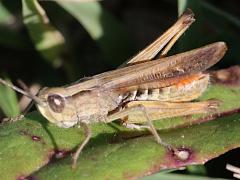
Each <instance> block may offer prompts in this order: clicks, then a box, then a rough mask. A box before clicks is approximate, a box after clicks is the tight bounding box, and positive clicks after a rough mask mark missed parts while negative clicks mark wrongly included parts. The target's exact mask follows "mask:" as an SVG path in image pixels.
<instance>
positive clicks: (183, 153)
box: [172, 147, 193, 162]
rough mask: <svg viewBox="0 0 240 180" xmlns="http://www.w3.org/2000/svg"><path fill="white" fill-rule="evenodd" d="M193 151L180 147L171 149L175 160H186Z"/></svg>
mask: <svg viewBox="0 0 240 180" xmlns="http://www.w3.org/2000/svg"><path fill="white" fill-rule="evenodd" d="M192 155H193V151H192V150H191V149H190V148H186V147H180V148H178V149H177V150H175V151H172V157H173V158H174V159H175V160H176V161H177V162H188V161H190V160H191V158H192Z"/></svg>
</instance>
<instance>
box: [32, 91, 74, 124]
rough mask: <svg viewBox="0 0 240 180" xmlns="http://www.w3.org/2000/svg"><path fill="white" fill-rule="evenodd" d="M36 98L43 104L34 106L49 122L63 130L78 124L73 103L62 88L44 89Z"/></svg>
mask: <svg viewBox="0 0 240 180" xmlns="http://www.w3.org/2000/svg"><path fill="white" fill-rule="evenodd" d="M38 98H40V99H41V100H42V101H43V102H44V103H42V104H39V103H36V106H37V108H38V110H39V111H40V112H41V114H42V115H43V116H44V117H45V118H46V119H48V120H49V121H50V122H52V123H55V124H56V125H58V126H60V127H65V128H68V127H72V126H74V125H75V124H76V123H77V122H78V118H77V112H76V108H75V104H74V101H73V99H72V98H71V96H68V95H67V92H66V91H65V89H64V88H44V89H42V90H41V91H40V92H39V95H38Z"/></svg>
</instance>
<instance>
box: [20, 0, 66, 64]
mask: <svg viewBox="0 0 240 180" xmlns="http://www.w3.org/2000/svg"><path fill="white" fill-rule="evenodd" d="M22 14H23V21H24V24H25V25H26V27H27V29H28V31H29V35H30V37H31V39H32V41H33V43H34V46H35V48H36V49H37V50H38V51H39V53H40V54H41V55H42V56H43V57H44V58H45V59H46V60H48V62H49V63H51V64H52V65H53V66H54V67H58V66H60V65H61V58H60V53H61V51H62V49H63V44H64V37H63V36H62V35H61V34H60V32H59V31H57V30H56V29H55V28H54V27H53V26H52V25H51V24H50V22H49V19H48V17H47V15H46V13H45V11H44V9H43V8H42V7H41V6H40V4H39V3H38V1H37V0H22Z"/></svg>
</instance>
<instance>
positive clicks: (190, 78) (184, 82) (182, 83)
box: [175, 74, 202, 88]
mask: <svg viewBox="0 0 240 180" xmlns="http://www.w3.org/2000/svg"><path fill="white" fill-rule="evenodd" d="M201 77H202V74H193V75H190V76H187V77H186V78H184V79H180V81H179V82H178V83H177V84H176V85H175V86H176V87H177V88H180V87H182V86H185V85H187V84H190V83H192V82H193V81H195V80H198V79H200V78H201Z"/></svg>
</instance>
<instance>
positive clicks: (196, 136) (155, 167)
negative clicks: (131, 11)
mask: <svg viewBox="0 0 240 180" xmlns="http://www.w3.org/2000/svg"><path fill="white" fill-rule="evenodd" d="M209 98H217V99H219V100H221V101H222V106H221V107H220V109H219V112H218V113H217V114H215V115H211V116H209V115H201V118H200V119H199V116H198V117H195V118H194V117H192V118H187V119H186V118H184V117H182V118H171V119H165V120H159V121H156V122H155V125H156V127H157V129H158V130H159V134H160V135H161V137H162V139H163V140H164V141H165V142H167V143H170V144H171V145H173V146H174V147H177V148H180V149H181V148H182V150H184V151H187V152H189V154H190V156H189V157H188V158H187V160H185V161H182V160H180V159H179V158H177V157H176V156H175V155H173V154H172V152H169V151H168V150H166V149H165V148H163V147H162V146H161V145H159V144H157V143H156V142H155V141H154V139H153V137H152V136H151V135H148V133H147V132H146V131H134V130H129V129H126V128H123V127H121V126H120V125H118V124H115V123H110V124H101V123H100V124H93V125H92V129H93V132H94V134H93V137H92V139H91V141H90V143H89V144H88V145H87V147H85V149H84V151H83V153H82V154H81V156H80V158H79V160H78V167H77V169H75V170H73V169H71V166H70V164H71V157H70V156H69V154H70V152H72V151H71V150H72V149H73V148H76V147H77V145H78V144H79V143H80V142H82V141H83V139H84V135H83V131H82V129H81V128H77V127H76V128H69V129H63V128H58V127H56V126H55V125H54V124H50V123H48V122H47V121H46V120H45V119H44V118H43V117H42V116H41V115H39V114H38V113H32V114H29V115H28V116H27V117H26V119H25V120H23V121H18V122H16V123H10V124H3V125H2V127H0V159H1V162H2V163H0V169H1V170H2V173H1V174H0V179H16V178H19V177H23V176H28V175H30V174H31V176H32V178H36V179H108V178H110V179H133V178H137V177H142V176H145V175H149V174H152V173H155V172H158V171H160V170H163V169H172V168H179V167H181V166H187V165H193V164H203V163H205V162H206V161H208V160H210V159H212V158H215V157H217V156H219V155H221V154H223V153H225V152H227V151H229V150H230V149H233V148H236V147H239V146H240V115H239V114H233V113H234V112H239V108H240V88H238V87H226V86H223V85H214V86H211V87H210V88H209V90H208V91H207V92H206V93H205V94H204V96H203V97H202V98H201V99H209ZM209 117H215V118H216V117H218V119H216V120H213V121H209V122H207V123H201V124H199V123H200V122H202V120H203V119H206V120H211V118H210V119H209ZM215 118H213V119H215ZM165 123H166V124H165ZM190 124H195V125H191V126H190ZM180 126H181V128H180ZM174 127H175V129H174ZM176 127H178V128H176ZM186 127H187V128H186ZM163 129H165V130H163ZM167 129H168V130H167ZM147 135H148V136H147ZM59 156H65V158H63V159H59V158H57V159H56V157H59Z"/></svg>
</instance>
